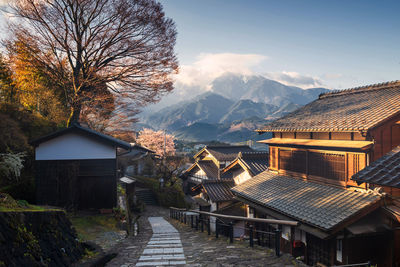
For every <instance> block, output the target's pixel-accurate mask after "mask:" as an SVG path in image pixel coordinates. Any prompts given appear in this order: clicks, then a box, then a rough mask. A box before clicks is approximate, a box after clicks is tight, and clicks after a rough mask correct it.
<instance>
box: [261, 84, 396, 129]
mask: <svg viewBox="0 0 400 267" xmlns="http://www.w3.org/2000/svg"><path fill="white" fill-rule="evenodd" d="M399 103H400V81H394V82H387V83H382V84H375V85H369V86H364V87H358V88H353V89H348V90H342V91H334V92H329V93H325V94H321V95H320V97H319V99H317V100H315V101H313V102H311V103H309V104H308V105H305V106H304V107H301V108H299V109H298V110H296V111H294V112H292V113H290V114H288V115H286V116H284V117H282V118H280V119H278V120H276V121H273V122H272V123H270V124H268V125H266V126H265V127H264V128H262V129H260V130H258V131H260V132H273V131H288V132H291V131H306V132H307V131H321V132H328V131H344V132H346V131H347V132H352V131H367V130H369V129H371V128H373V127H375V126H377V125H379V124H380V123H381V122H382V121H384V120H385V119H387V118H389V117H391V116H393V115H395V114H397V113H399V112H400V105H399Z"/></svg>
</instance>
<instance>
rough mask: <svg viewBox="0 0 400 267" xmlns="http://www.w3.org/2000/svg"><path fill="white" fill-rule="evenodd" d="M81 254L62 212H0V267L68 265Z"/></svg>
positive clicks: (69, 224) (75, 237) (73, 233)
mask: <svg viewBox="0 0 400 267" xmlns="http://www.w3.org/2000/svg"><path fill="white" fill-rule="evenodd" d="M83 251H84V249H83V247H82V245H81V244H80V243H79V242H78V241H77V236H76V233H75V231H74V229H73V228H72V226H71V223H70V221H69V220H68V219H67V217H66V216H65V213H64V212H63V211H46V212H40V211H36V212H34V211H30V212H0V266H69V265H71V263H73V262H75V261H77V260H79V259H80V258H81V257H82V254H83Z"/></svg>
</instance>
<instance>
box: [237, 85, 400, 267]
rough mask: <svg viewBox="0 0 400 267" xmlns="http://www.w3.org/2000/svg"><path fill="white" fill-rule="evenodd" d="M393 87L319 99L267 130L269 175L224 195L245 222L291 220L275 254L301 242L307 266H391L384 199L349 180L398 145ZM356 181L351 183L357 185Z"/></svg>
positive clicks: (399, 114) (398, 91)
mask: <svg viewBox="0 0 400 267" xmlns="http://www.w3.org/2000/svg"><path fill="white" fill-rule="evenodd" d="M399 103H400V82H398V81H396V82H389V83H384V84H377V85H370V86H365V87H359V88H354V89H349V90H343V91H335V92H329V93H325V94H322V95H320V96H319V98H318V99H317V100H315V101H314V102H311V103H310V104H308V105H306V106H304V107H302V108H300V109H298V110H296V111H294V112H292V113H290V114H288V115H286V116H285V117H283V118H280V119H278V120H276V121H274V122H272V123H270V124H268V125H266V126H265V127H264V128H262V129H260V130H258V131H259V133H265V132H271V133H272V134H273V138H272V139H269V140H265V141H262V142H263V143H266V144H268V145H269V170H268V171H265V172H263V173H261V174H259V175H257V176H255V177H253V178H252V179H250V180H248V181H246V182H244V183H243V184H240V185H238V186H236V187H234V188H233V189H232V191H233V193H234V194H235V195H236V197H237V198H238V199H240V200H241V201H243V202H244V203H246V204H248V205H249V207H250V213H251V214H252V216H259V217H272V218H278V219H294V220H297V221H300V222H301V225H300V226H299V227H298V228H296V229H290V228H287V227H284V228H283V229H282V231H283V233H282V243H281V244H282V248H283V249H284V250H286V251H288V252H294V250H295V248H294V246H293V244H303V246H304V250H303V256H304V257H305V261H306V262H307V263H308V264H311V265H314V264H316V263H322V264H325V265H335V264H347V263H360V262H366V261H371V262H372V263H378V265H379V266H392V265H393V264H394V254H395V253H396V252H395V250H394V248H395V244H394V241H393V240H394V238H393V232H394V228H393V225H394V224H393V223H392V222H391V221H390V220H392V219H391V218H390V216H387V215H386V213H385V211H384V209H383V208H382V207H383V206H384V205H385V203H386V201H387V195H386V194H385V193H383V192H382V191H380V190H371V189H370V188H371V187H369V186H368V184H366V183H357V182H356V181H354V180H351V177H352V176H353V175H354V174H356V173H357V172H359V171H360V170H361V169H363V168H364V167H365V166H367V165H369V164H370V163H371V162H373V161H375V160H377V159H378V158H380V157H381V156H382V155H383V154H384V153H387V152H389V151H390V150H391V149H392V148H393V147H395V146H397V145H399V143H400V128H399V121H400V105H399ZM360 181H361V180H359V181H358V182H360Z"/></svg>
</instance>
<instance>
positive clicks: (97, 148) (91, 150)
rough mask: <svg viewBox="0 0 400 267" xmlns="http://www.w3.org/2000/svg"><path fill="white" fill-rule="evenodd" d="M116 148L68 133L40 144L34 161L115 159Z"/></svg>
mask: <svg viewBox="0 0 400 267" xmlns="http://www.w3.org/2000/svg"><path fill="white" fill-rule="evenodd" d="M115 157H116V148H115V147H113V146H111V145H106V144H104V143H101V142H99V141H97V140H93V139H92V138H89V137H86V136H83V135H79V134H75V133H69V134H64V135H61V136H59V137H56V138H54V139H51V140H49V141H46V142H43V143H41V144H40V145H39V146H38V147H36V149H35V159H36V160H71V159H115Z"/></svg>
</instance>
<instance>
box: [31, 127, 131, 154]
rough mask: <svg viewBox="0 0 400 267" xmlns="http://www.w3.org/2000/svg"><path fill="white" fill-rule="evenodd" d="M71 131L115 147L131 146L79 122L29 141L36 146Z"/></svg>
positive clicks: (127, 147) (125, 147)
mask: <svg viewBox="0 0 400 267" xmlns="http://www.w3.org/2000/svg"><path fill="white" fill-rule="evenodd" d="M73 132H74V133H79V134H83V135H86V136H88V137H91V138H94V139H97V140H99V141H101V142H104V143H108V144H110V145H113V146H116V147H122V148H124V149H130V148H132V145H131V144H130V143H128V142H125V141H122V140H120V139H117V138H114V137H112V136H109V135H105V134H102V133H100V132H96V131H95V130H92V129H89V128H86V127H83V126H81V125H80V124H79V123H74V124H72V125H71V126H70V127H68V128H65V129H62V130H59V131H56V132H54V133H51V134H49V135H46V136H43V137H40V138H38V139H35V140H33V141H31V144H32V145H34V146H38V145H39V144H41V143H43V142H46V141H48V140H51V139H53V138H56V137H58V136H61V135H64V134H68V133H73Z"/></svg>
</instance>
